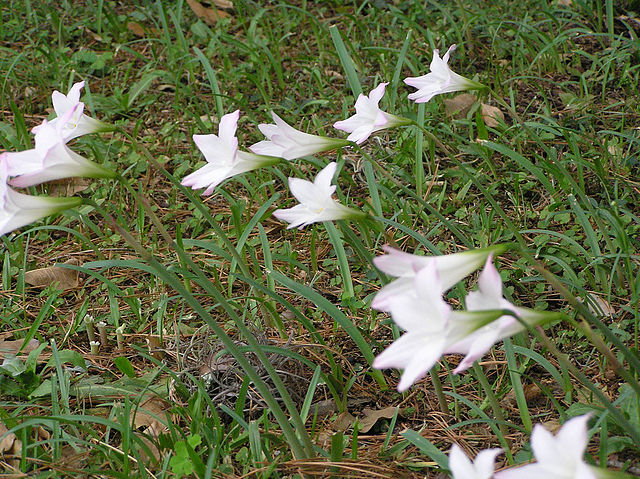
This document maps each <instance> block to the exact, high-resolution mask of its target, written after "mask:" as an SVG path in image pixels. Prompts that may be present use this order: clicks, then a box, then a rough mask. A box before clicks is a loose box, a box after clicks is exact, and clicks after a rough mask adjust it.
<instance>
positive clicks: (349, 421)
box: [331, 411, 356, 431]
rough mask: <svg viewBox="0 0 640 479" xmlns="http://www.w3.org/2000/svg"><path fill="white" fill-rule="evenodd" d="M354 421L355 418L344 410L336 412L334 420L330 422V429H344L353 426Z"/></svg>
mask: <svg viewBox="0 0 640 479" xmlns="http://www.w3.org/2000/svg"><path fill="white" fill-rule="evenodd" d="M355 422H356V418H355V417H353V416H352V415H351V414H350V413H348V412H346V411H345V412H342V413H340V414H338V417H337V418H336V420H335V421H333V423H331V429H333V430H334V431H346V430H347V429H349V428H350V427H351V426H353V424H354V423H355Z"/></svg>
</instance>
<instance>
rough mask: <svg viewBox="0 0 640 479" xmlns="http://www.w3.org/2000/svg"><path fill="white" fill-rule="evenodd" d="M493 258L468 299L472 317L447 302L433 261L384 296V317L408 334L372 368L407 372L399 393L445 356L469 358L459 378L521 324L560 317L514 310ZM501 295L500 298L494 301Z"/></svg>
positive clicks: (519, 309) (518, 330)
mask: <svg viewBox="0 0 640 479" xmlns="http://www.w3.org/2000/svg"><path fill="white" fill-rule="evenodd" d="M458 254H462V253H458ZM396 255H397V253H396ZM467 257H469V255H467ZM436 258H438V257H436ZM469 258H470V257H469ZM491 258H492V255H491V254H490V253H489V258H488V259H487V265H486V266H485V270H484V271H483V273H482V274H481V275H480V277H481V279H482V282H481V284H480V289H479V290H478V291H477V292H475V293H469V294H470V295H471V298H472V299H471V302H472V303H475V305H476V306H477V309H475V310H473V311H471V310H469V311H452V308H451V306H449V304H447V302H446V301H444V299H443V297H442V296H443V293H444V291H445V289H444V286H445V285H443V282H442V280H441V279H440V273H439V265H438V262H437V261H433V260H431V261H429V262H428V263H427V264H426V266H424V267H422V268H420V269H418V270H417V272H415V273H414V275H413V278H412V279H411V280H410V281H411V282H412V284H407V278H402V282H400V283H396V285H395V286H394V288H395V289H393V290H391V292H389V291H386V292H385V298H384V301H383V306H384V309H385V311H388V312H389V313H390V314H391V318H392V319H393V321H394V322H395V323H396V324H397V325H398V326H399V327H401V328H402V329H404V330H405V331H406V333H405V334H404V335H403V336H401V337H400V338H398V339H397V340H396V341H394V342H393V344H391V346H389V347H388V348H387V349H386V350H384V351H383V352H382V353H381V354H380V355H378V356H377V357H376V359H375V361H374V363H373V367H374V368H377V369H386V368H400V369H404V372H403V373H402V376H401V378H400V382H399V383H398V391H400V392H402V391H406V390H407V389H408V388H409V387H410V386H411V385H412V384H413V383H415V382H416V381H418V380H419V379H421V378H422V377H424V376H425V375H426V373H427V372H428V371H429V370H430V369H431V368H432V367H433V366H434V365H435V363H436V362H437V361H438V359H439V358H440V357H441V356H442V355H443V354H451V353H458V354H465V355H466V356H465V358H464V359H463V361H462V362H461V363H460V365H459V366H458V367H457V368H456V371H455V372H456V373H458V372H461V371H463V370H465V369H467V368H469V367H470V366H471V365H472V364H473V362H474V361H476V360H477V359H478V358H480V357H482V356H483V355H484V354H485V353H486V352H487V351H488V350H489V348H491V346H492V345H493V344H494V343H496V342H497V341H499V340H501V339H504V338H506V337H508V336H511V335H513V334H516V333H518V332H520V331H523V330H525V329H526V326H525V325H523V324H522V323H521V322H520V321H522V322H524V323H526V324H527V325H529V326H534V325H538V324H543V323H545V322H548V321H551V320H552V319H555V318H556V317H557V315H555V314H552V313H542V312H537V311H533V310H529V309H526V308H515V307H513V305H511V303H509V302H507V301H506V300H505V299H504V298H502V281H501V280H500V276H499V275H498V272H497V271H494V270H495V267H494V266H493V264H492V262H491ZM470 259H471V258H470ZM376 264H378V263H376ZM443 270H444V271H450V270H447V269H444V268H443ZM383 271H384V270H383ZM467 274H468V273H467ZM496 276H497V278H496ZM396 281H399V280H396ZM449 281H451V280H450V279H449ZM496 281H497V283H496ZM398 284H400V285H401V287H399V286H398ZM447 286H449V283H447ZM496 292H497V293H499V295H500V297H499V298H497V297H495V294H496ZM378 294H380V293H378ZM505 308H506V309H509V311H511V312H512V315H514V314H517V315H518V318H519V320H518V319H515V318H512V316H506V315H504V311H503V310H504V309H505ZM509 318H512V319H513V320H510V319H509Z"/></svg>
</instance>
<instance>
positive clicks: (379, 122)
mask: <svg viewBox="0 0 640 479" xmlns="http://www.w3.org/2000/svg"><path fill="white" fill-rule="evenodd" d="M388 84H389V83H380V84H379V85H378V86H377V87H376V88H374V89H373V90H371V92H369V96H367V95H364V94H362V93H361V94H360V95H359V96H358V99H357V100H356V105H355V106H356V114H355V115H353V116H351V117H349V118H347V119H346V120H342V121H337V122H335V123H334V124H333V127H334V128H337V129H338V130H342V131H346V132H347V133H351V134H350V135H349V136H348V137H347V140H349V141H355V142H356V143H357V144H358V145H359V144H361V143H364V142H365V141H366V140H367V138H369V136H370V135H371V134H372V133H373V132H375V131H379V130H384V129H386V128H394V127H396V126H402V125H409V124H410V123H411V120H409V119H407V118H401V117H399V116H395V115H391V114H389V113H386V112H384V111H382V110H381V109H380V107H379V106H378V103H380V99H381V98H382V97H383V96H384V89H385V87H386V86H387V85H388Z"/></svg>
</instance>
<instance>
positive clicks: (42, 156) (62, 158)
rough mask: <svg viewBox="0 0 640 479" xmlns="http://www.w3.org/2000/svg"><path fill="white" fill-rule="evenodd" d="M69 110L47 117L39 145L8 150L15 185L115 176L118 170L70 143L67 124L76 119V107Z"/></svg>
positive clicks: (43, 123) (7, 160)
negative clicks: (78, 149) (28, 148)
mask: <svg viewBox="0 0 640 479" xmlns="http://www.w3.org/2000/svg"><path fill="white" fill-rule="evenodd" d="M80 107H81V106H80V105H76V106H75V107H74V109H71V110H69V111H67V112H66V113H65V114H64V116H62V117H60V118H56V120H57V121H51V122H48V121H47V120H44V121H43V122H42V124H41V125H40V127H39V128H38V129H37V131H36V137H35V144H36V145H35V148H33V149H31V150H25V151H18V152H8V153H7V157H6V162H7V169H8V173H9V175H10V176H15V177H16V178H13V179H12V180H10V181H9V183H10V184H11V185H12V186H17V187H21V188H24V187H27V186H32V185H37V184H40V183H44V182H45V181H51V180H58V179H61V178H70V177H78V176H83V177H89V178H113V177H115V173H114V172H112V171H111V170H108V169H106V168H104V167H102V166H100V165H98V164H97V163H94V162H93V161H90V160H88V159H86V158H84V157H82V156H80V155H78V154H77V153H74V152H73V151H71V150H70V149H69V147H68V146H67V145H66V141H67V138H66V136H65V133H64V132H65V130H66V125H67V124H68V123H69V122H72V121H74V120H73V118H74V117H75V115H76V111H77V110H78V109H80Z"/></svg>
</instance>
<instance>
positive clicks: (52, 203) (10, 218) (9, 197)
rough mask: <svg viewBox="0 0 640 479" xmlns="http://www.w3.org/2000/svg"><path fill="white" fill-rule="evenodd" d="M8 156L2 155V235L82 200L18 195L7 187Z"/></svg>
mask: <svg viewBox="0 0 640 479" xmlns="http://www.w3.org/2000/svg"><path fill="white" fill-rule="evenodd" d="M8 176H9V172H8V165H7V155H6V153H2V154H0V235H3V234H5V233H8V232H10V231H13V230H15V229H17V228H20V227H21V226H25V225H28V224H29V223H33V222H34V221H37V220H39V219H41V218H44V217H45V216H49V215H52V214H54V213H58V212H60V211H63V210H66V209H68V208H73V207H75V206H78V205H79V204H80V203H81V202H82V200H81V199H80V198H51V197H48V196H30V195H24V194H22V193H18V192H17V191H14V190H12V189H11V188H9V186H8V185H7V177H8Z"/></svg>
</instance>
